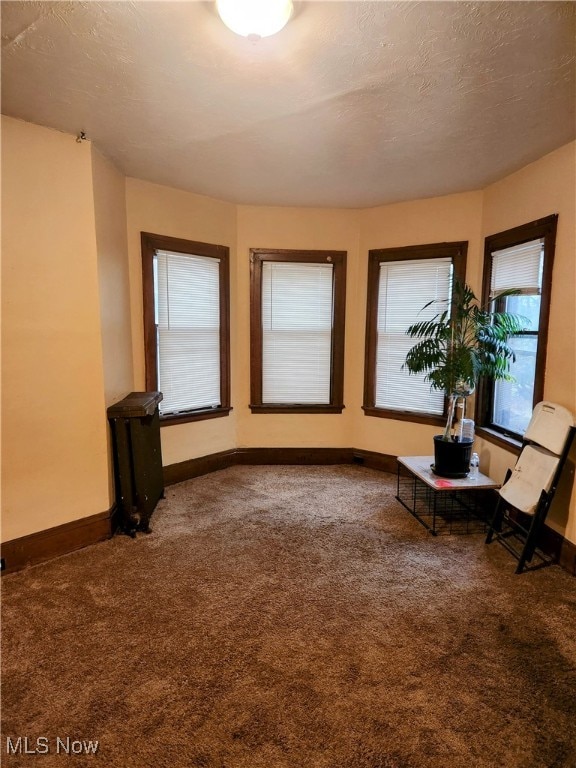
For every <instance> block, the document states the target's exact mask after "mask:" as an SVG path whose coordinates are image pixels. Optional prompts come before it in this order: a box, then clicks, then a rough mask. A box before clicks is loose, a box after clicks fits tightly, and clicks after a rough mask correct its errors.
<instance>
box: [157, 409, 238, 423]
mask: <svg viewBox="0 0 576 768" xmlns="http://www.w3.org/2000/svg"><path fill="white" fill-rule="evenodd" d="M231 410H232V408H230V407H226V408H207V409H206V410H205V411H194V412H191V413H179V414H175V415H174V416H160V426H161V427H170V426H172V424H187V423H188V422H189V421H205V420H206V419H219V418H220V417H221V416H228V414H229V413H230V411H231Z"/></svg>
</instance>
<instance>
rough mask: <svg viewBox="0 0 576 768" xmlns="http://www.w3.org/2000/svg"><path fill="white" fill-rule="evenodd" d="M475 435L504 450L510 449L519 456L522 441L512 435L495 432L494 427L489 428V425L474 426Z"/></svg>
mask: <svg viewBox="0 0 576 768" xmlns="http://www.w3.org/2000/svg"><path fill="white" fill-rule="evenodd" d="M476 436H477V437H481V438H482V439H483V440H486V441H487V442H489V443H493V444H494V445H497V446H499V447H500V448H504V449H505V450H507V451H510V453H514V454H516V456H519V455H520V451H521V450H522V442H521V441H520V440H517V439H516V438H514V437H507V436H506V435H503V434H502V433H501V432H496V430H495V429H490V428H489V427H476Z"/></svg>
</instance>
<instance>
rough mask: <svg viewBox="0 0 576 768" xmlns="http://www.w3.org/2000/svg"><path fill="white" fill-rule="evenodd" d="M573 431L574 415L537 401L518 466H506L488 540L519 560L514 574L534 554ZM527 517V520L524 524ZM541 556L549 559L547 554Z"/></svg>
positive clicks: (521, 569)
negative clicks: (494, 541) (509, 467)
mask: <svg viewBox="0 0 576 768" xmlns="http://www.w3.org/2000/svg"><path fill="white" fill-rule="evenodd" d="M575 431H576V430H575V429H574V417H573V416H572V414H571V413H570V411H569V410H568V409H566V408H563V407H562V406H561V405H555V404H554V403H548V402H542V403H538V405H536V407H535V408H534V411H533V413H532V418H531V419H530V423H529V424H528V429H527V430H526V434H525V435H524V441H523V444H522V451H521V453H520V456H519V457H518V461H517V462H516V466H515V467H514V469H513V470H510V469H509V470H508V473H507V474H506V478H505V480H504V484H503V486H502V487H501V488H500V490H499V492H498V493H499V497H498V502H497V504H496V509H495V511H494V517H493V519H492V523H491V524H490V528H489V529H488V535H487V537H486V544H490V542H491V541H492V540H493V539H496V540H497V541H499V542H500V543H501V544H502V545H503V546H504V547H506V549H507V550H508V551H509V552H511V553H512V554H513V555H514V557H516V559H517V560H518V567H517V568H516V573H522V571H523V570H524V568H525V566H526V563H530V562H531V561H532V559H533V557H534V554H535V553H536V547H537V543H538V536H539V534H540V531H541V529H542V526H543V524H544V521H545V519H546V515H547V514H548V510H549V508H550V504H551V503H552V499H553V498H554V494H555V492H556V487H557V485H558V481H559V479H560V475H561V473H562V468H563V467H564V464H565V463H566V459H567V457H568V452H569V450H570V446H571V444H572V440H573V438H574V432H575ZM513 510H516V513H514V512H513ZM511 511H512V512H513V513H512V515H511ZM518 511H519V512H521V513H524V514H523V516H522V515H518V514H517V512H518ZM526 519H527V520H528V523H527V524H526V525H525V524H524V520H526ZM542 560H543V561H544V562H546V560H545V558H544V557H542Z"/></svg>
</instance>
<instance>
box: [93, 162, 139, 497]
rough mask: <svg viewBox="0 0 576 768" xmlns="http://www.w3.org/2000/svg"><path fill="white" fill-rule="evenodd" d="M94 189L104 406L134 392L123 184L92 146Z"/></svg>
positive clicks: (111, 486)
mask: <svg viewBox="0 0 576 768" xmlns="http://www.w3.org/2000/svg"><path fill="white" fill-rule="evenodd" d="M92 187H93V194H94V218H95V225H96V250H97V257H98V284H99V296H100V328H101V336H102V362H103V371H104V400H105V403H106V406H109V405H112V403H115V402H117V401H118V400H120V399H122V398H123V397H125V396H126V395H127V394H128V393H129V392H131V391H132V390H133V389H134V387H133V378H134V372H133V364H132V333H131V331H132V328H131V319H130V275H129V271H128V242H127V237H126V180H125V178H124V176H123V174H121V173H120V172H119V171H118V170H117V169H116V168H115V167H114V165H112V163H110V162H109V161H108V160H107V159H106V158H104V157H103V156H102V155H101V154H100V153H99V152H97V151H96V149H95V148H94V147H92ZM107 435H108V477H109V481H108V493H109V502H110V505H112V502H113V500H114V476H113V464H112V452H111V450H110V430H109V429H108V430H107Z"/></svg>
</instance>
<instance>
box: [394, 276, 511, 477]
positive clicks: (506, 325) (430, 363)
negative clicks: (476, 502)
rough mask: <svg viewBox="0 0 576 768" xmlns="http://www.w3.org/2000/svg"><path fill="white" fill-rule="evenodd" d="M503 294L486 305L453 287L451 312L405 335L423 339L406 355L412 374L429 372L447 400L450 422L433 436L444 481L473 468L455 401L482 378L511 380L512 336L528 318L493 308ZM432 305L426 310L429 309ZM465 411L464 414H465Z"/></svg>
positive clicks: (460, 285) (469, 291)
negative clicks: (457, 432) (456, 424)
mask: <svg viewBox="0 0 576 768" xmlns="http://www.w3.org/2000/svg"><path fill="white" fill-rule="evenodd" d="M515 293H517V291H505V292H503V293H500V294H499V295H498V296H495V297H494V298H493V299H492V300H491V302H490V304H489V305H488V306H481V305H480V303H479V301H478V299H477V298H476V296H475V295H474V292H473V291H472V289H471V288H470V287H469V286H468V285H466V284H465V283H459V282H457V283H455V285H454V292H453V300H452V306H451V308H450V307H448V308H446V309H444V310H443V311H441V312H438V314H436V315H434V317H433V318H432V319H430V320H422V321H420V322H417V323H414V324H413V325H411V326H410V327H409V328H408V330H407V331H406V333H407V334H408V336H410V337H411V338H414V339H420V341H419V342H418V343H417V344H416V345H415V346H413V347H412V349H410V350H409V352H408V354H407V355H406V361H405V364H404V365H405V367H406V368H407V369H408V371H409V372H410V373H425V374H426V377H425V378H426V380H427V381H429V382H430V386H431V387H432V388H433V389H439V390H443V391H444V392H445V393H446V396H447V398H448V418H447V421H446V427H445V429H444V432H443V434H442V435H436V436H435V437H434V465H433V471H434V472H435V473H436V474H437V475H442V476H443V477H465V476H466V474H467V473H468V470H469V464H470V453H471V450H472V443H473V440H471V439H468V440H461V439H460V440H459V439H458V438H457V437H453V436H452V423H453V421H454V413H455V409H456V403H457V400H458V399H459V398H463V401H464V407H465V402H466V398H467V397H469V396H470V395H471V394H473V392H474V390H475V388H476V384H477V382H478V379H479V378H480V376H487V377H489V378H492V379H504V380H508V381H512V380H513V376H511V374H510V373H509V370H510V363H511V362H513V361H514V359H515V355H514V351H513V349H512V348H511V347H510V346H509V344H508V341H509V339H510V336H512V335H513V334H516V333H519V332H520V331H522V330H525V327H526V320H525V318H523V317H520V316H519V315H513V314H510V313H508V312H496V311H495V309H494V307H495V305H496V302H497V300H498V299H499V298H501V297H502V296H509V295H511V294H515ZM433 303H434V301H431V302H428V304H426V305H425V307H423V309H425V308H426V307H429V306H431V305H432V304H433ZM463 412H464V411H463Z"/></svg>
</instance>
